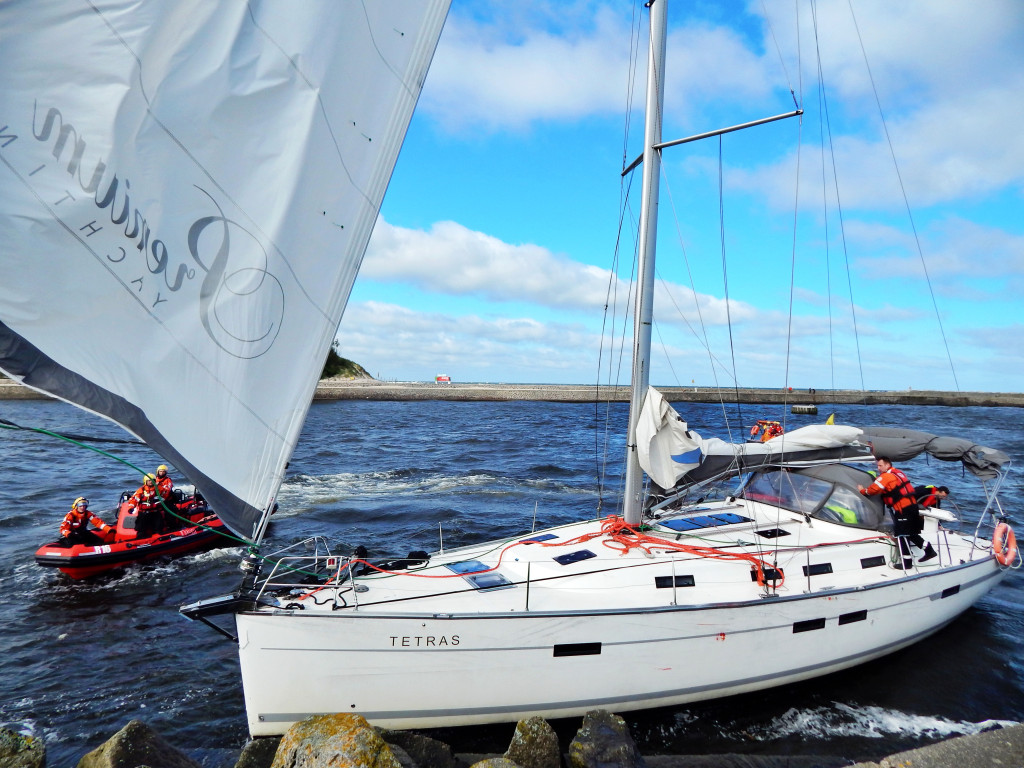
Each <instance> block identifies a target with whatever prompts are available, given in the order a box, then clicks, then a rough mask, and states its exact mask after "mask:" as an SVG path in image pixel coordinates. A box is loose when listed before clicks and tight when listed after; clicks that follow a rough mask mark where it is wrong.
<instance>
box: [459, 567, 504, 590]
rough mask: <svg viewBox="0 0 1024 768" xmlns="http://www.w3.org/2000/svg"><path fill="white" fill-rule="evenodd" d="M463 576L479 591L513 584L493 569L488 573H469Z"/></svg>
mask: <svg viewBox="0 0 1024 768" xmlns="http://www.w3.org/2000/svg"><path fill="white" fill-rule="evenodd" d="M464 578H465V579H466V581H468V582H469V583H470V584H472V585H473V586H474V587H476V588H477V589H479V590H480V591H481V592H485V591H487V590H490V589H502V588H504V587H512V586H515V585H514V584H513V583H512V582H511V581H509V580H508V579H506V578H505V577H504V576H502V575H501V574H500V573H496V572H494V571H492V572H490V573H471V574H468V575H467V576H465V577H464Z"/></svg>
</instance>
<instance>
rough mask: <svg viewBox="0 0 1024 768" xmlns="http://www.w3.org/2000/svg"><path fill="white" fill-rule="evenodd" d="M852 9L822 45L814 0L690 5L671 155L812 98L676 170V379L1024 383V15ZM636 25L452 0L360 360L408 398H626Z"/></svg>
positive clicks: (598, 9)
mask: <svg viewBox="0 0 1024 768" xmlns="http://www.w3.org/2000/svg"><path fill="white" fill-rule="evenodd" d="M797 6H798V7H799V13H800V19H799V25H798V24H797V20H796V14H797ZM852 6H853V12H854V14H855V16H856V27H855V26H854V23H853V20H852V16H851V12H850V4H848V3H847V2H845V0H823V1H821V2H819V3H818V4H817V6H816V16H817V33H815V29H814V26H815V25H814V24H813V23H812V22H813V20H812V14H811V10H812V6H811V5H810V4H809V3H806V2H803V0H801V1H800V2H798V3H794V2H791V1H790V0H786V1H785V2H781V1H778V0H765V1H764V2H763V3H762V2H760V1H758V2H751V3H742V2H711V1H710V0H703V1H700V0H698V1H696V2H680V3H677V4H676V6H674V7H673V9H672V12H671V13H670V31H669V42H668V64H667V68H668V75H667V81H666V101H667V104H666V122H665V129H664V138H665V139H672V138H678V137H682V136H687V135H691V134H693V133H698V132H703V131H707V130H712V129H716V128H721V127H725V126H728V125H733V124H736V123H740V122H745V121H748V120H755V119H759V118H762V117H766V116H769V115H774V114H778V113H781V112H786V111H789V110H791V109H792V108H793V97H792V96H791V95H790V93H789V91H790V89H792V90H793V91H795V92H796V93H797V98H798V99H799V100H800V102H801V104H802V106H803V107H804V109H805V112H806V114H805V115H804V118H803V121H802V123H801V122H800V121H798V120H795V119H791V120H787V121H782V122H779V123H774V124H772V125H770V126H762V127H758V128H754V129H750V130H748V131H744V132H742V133H734V134H730V135H728V136H726V137H725V138H724V139H723V140H722V142H721V163H720V161H719V141H718V139H710V140H706V141H703V142H700V143H694V144H688V145H684V146H682V147H677V148H674V149H670V150H666V152H665V154H664V171H663V175H662V190H661V219H660V225H659V251H658V276H659V285H658V288H657V298H656V301H657V303H656V308H655V331H654V345H655V349H654V352H653V355H652V374H651V381H652V383H654V384H656V385H663V386H674V385H688V384H690V383H696V384H698V385H709V386H710V385H716V384H717V385H722V386H731V385H732V384H733V382H734V381H738V382H739V384H740V385H741V386H770V387H775V386H786V385H788V386H792V387H794V388H801V389H806V388H807V387H815V388H819V389H825V388H829V387H839V388H853V389H859V388H861V387H862V386H863V387H864V388H866V389H906V388H908V387H911V388H913V389H940V390H955V389H960V390H961V391H973V390H980V391H1014V392H1019V391H1022V389H1024V344H1022V343H1021V337H1022V335H1024V321H1022V320H1021V318H1020V314H1019V313H1020V310H1021V308H1022V306H1024V301H1022V299H1021V296H1022V295H1024V215H1022V206H1021V195H1022V182H1024V130H1022V128H1021V126H1022V125H1024V98H1022V97H1021V94H1024V4H1021V3H1019V2H1016V0H982V1H981V2H979V3H963V2H959V3H952V2H945V1H943V0H928V1H927V2H917V1H914V2H900V3H892V2H889V1H884V2H863V0H853V2H852ZM635 13H640V11H639V10H637V9H635V8H634V7H633V6H631V5H630V4H628V3H625V2H620V3H615V4H611V3H600V2H564V3H563V2H559V3H530V2H515V3H512V2H463V1H462V0H453V4H452V10H451V13H450V15H449V17H448V22H447V24H446V27H445V30H444V32H443V34H442V37H441V41H440V44H439V46H438V50H437V53H436V55H435V57H434V63H433V65H432V67H431V70H430V73H429V75H428V78H427V82H426V85H425V88H424V91H423V95H422V97H421V99H420V104H419V107H418V109H417V112H416V114H415V116H414V117H413V122H412V125H411V127H410V131H409V134H408V137H407V139H406V142H405V145H404V147H403V149H402V153H401V155H400V156H399V160H398V166H397V168H396V171H395V174H394V176H393V178H392V182H391V185H390V187H389V189H388V193H387V196H386V197H385V201H384V206H383V209H382V213H381V219H380V220H379V221H378V224H377V227H376V229H375V231H374V235H373V238H372V240H371V243H370V247H369V249H368V252H367V257H366V260H365V261H364V264H363V268H362V271H361V272H360V276H359V278H358V280H357V282H356V287H355V289H354V290H353V293H352V297H351V299H350V302H349V306H348V309H347V310H346V313H345V318H344V319H343V321H342V324H341V327H340V329H339V339H340V352H341V354H343V355H344V356H346V357H349V358H351V359H353V360H355V361H357V362H359V363H361V364H362V365H363V366H365V367H366V368H367V370H368V371H369V372H370V373H371V374H373V375H374V376H378V377H380V378H384V379H389V380H400V381H424V380H431V379H432V378H433V377H434V376H435V375H436V374H439V373H446V374H449V375H451V376H452V378H453V379H454V380H455V381H486V382H531V383H541V382H547V383H582V384H592V383H595V382H596V381H598V380H600V381H602V382H603V383H607V382H609V381H613V382H614V381H618V382H625V381H626V380H627V378H628V372H629V366H628V363H622V364H621V365H619V364H618V360H619V349H620V348H621V347H622V344H623V334H622V325H623V314H622V313H623V311H624V310H623V307H622V306H621V305H622V301H621V298H622V297H623V296H624V295H625V293H626V291H627V290H628V288H627V287H626V285H627V282H628V280H629V277H630V274H631V269H632V261H633V239H632V238H633V237H635V235H634V234H632V231H633V226H632V222H633V221H635V219H636V217H637V215H638V208H637V206H638V202H637V201H638V199H639V196H638V194H636V192H638V190H639V184H640V180H639V177H637V178H636V179H635V182H634V183H635V186H636V192H634V194H633V196H632V198H631V206H630V207H629V208H628V209H627V212H626V220H627V222H628V223H627V225H625V226H624V228H623V233H622V237H621V242H620V247H619V253H618V258H617V261H616V240H617V237H618V236H619V228H618V221H619V217H620V206H621V199H622V195H623V191H624V187H623V185H622V180H621V179H620V170H621V168H622V166H623V158H624V157H625V158H626V159H627V162H628V161H631V160H632V159H633V158H634V157H636V155H637V154H639V152H640V151H641V145H640V137H641V132H642V124H643V120H642V115H641V114H640V109H641V107H642V103H643V91H644V74H643V72H644V69H645V60H646V59H645V56H646V53H645V50H646V18H644V19H643V23H642V24H641V42H640V45H641V48H642V50H641V52H640V56H639V64H638V65H637V67H636V69H637V71H638V74H637V75H636V76H635V80H634V81H632V84H633V86H634V89H633V90H634V93H633V97H632V107H633V109H632V111H631V112H630V113H629V117H630V121H629V124H628V129H629V134H628V138H627V133H626V130H627V119H626V118H627V107H628V106H629V101H628V99H629V91H630V85H631V76H630V72H631V63H630V62H631V59H630V40H631V29H635V26H636V22H635V20H634V14H635ZM858 29H859V33H860V39H861V40H862V41H863V46H864V50H865V51H866V56H867V62H868V65H869V66H870V70H868V69H867V68H866V67H865V62H864V58H865V57H864V54H863V53H862V51H861V44H860V42H859V41H858V34H857V30H858ZM798 40H799V47H800V48H801V49H802V51H801V55H800V57H799V59H798V56H797V49H798V45H797V41H798ZM816 51H817V53H816ZM819 56H820V62H821V65H820V66H821V71H822V73H823V80H824V90H822V89H821V88H820V87H819V80H818V76H817V70H818V61H819ZM869 72H870V74H869ZM872 80H873V81H874V88H873V87H872ZM876 91H877V102H876V95H875V94H876ZM823 100H824V102H825V103H826V104H827V109H828V125H827V128H824V129H823V127H822V125H823V124H822V120H821V114H822V110H821V108H820V105H821V104H822V102H823ZM879 103H880V105H881V114H882V115H883V116H884V120H885V122H884V128H883V122H882V120H881V118H880V116H879ZM886 129H887V131H886ZM890 144H891V150H890ZM829 145H830V146H831V149H829ZM823 146H824V147H825V151H823ZM893 154H895V156H896V163H895V164H894V163H893V159H892V155H893ZM798 164H799V172H798V171H797V168H798ZM720 168H721V177H722V180H723V181H722V192H721V195H720V193H719V170H720ZM833 169H834V173H833ZM837 189H838V193H837V192H836V190H837ZM840 207H841V209H842V217H841V219H840V216H839V215H838V212H837V211H838V209H839V208H840ZM908 208H909V213H908ZM723 218H724V227H723V226H722V220H723ZM723 229H724V232H725V244H724V249H723V245H722V241H721V232H722V231H723ZM915 232H916V235H915ZM723 250H724V259H723ZM613 268H614V269H615V270H616V276H617V277H616V280H615V281H612V280H610V275H611V272H610V270H612V269H613ZM925 269H926V270H927V277H926V275H925ZM929 284H930V289H929ZM609 285H614V287H615V290H616V293H617V295H618V296H619V301H618V304H619V305H620V306H618V307H617V308H616V309H615V312H614V314H608V315H605V312H604V306H605V303H606V299H607V298H608V291H609ZM726 286H727V288H728V294H726ZM726 296H728V301H726ZM695 299H696V300H695ZM791 306H792V317H791V313H790V307H791ZM790 318H791V319H790ZM730 319H731V330H730V326H729V325H728V321H729V320H730ZM629 327H631V326H629ZM854 328H855V329H856V333H854ZM609 329H611V331H609ZM627 331H628V328H627ZM602 340H603V341H602ZM628 343H629V342H628V338H627V339H626V341H625V344H626V348H627V349H628ZM947 347H948V355H947ZM709 348H710V352H709ZM950 358H952V366H951V364H950ZM599 366H600V369H599ZM954 372H955V373H954Z"/></svg>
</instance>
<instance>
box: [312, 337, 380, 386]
mask: <svg viewBox="0 0 1024 768" xmlns="http://www.w3.org/2000/svg"><path fill="white" fill-rule="evenodd" d="M320 378H321V379H372V378H373V376H371V375H370V374H368V373H367V372H366V369H365V368H363V366H361V365H360V364H359V363H353V362H352V361H351V360H346V359H345V358H344V357H342V356H341V355H339V354H338V342H334V345H333V346H332V347H331V349H330V351H329V352H328V353H327V361H326V362H325V363H324V370H323V372H322V373H321V374H320Z"/></svg>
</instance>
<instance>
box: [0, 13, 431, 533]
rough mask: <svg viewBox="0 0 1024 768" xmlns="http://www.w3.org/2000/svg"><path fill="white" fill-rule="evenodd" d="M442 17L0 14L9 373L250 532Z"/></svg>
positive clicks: (0, 242) (268, 500)
mask: <svg viewBox="0 0 1024 768" xmlns="http://www.w3.org/2000/svg"><path fill="white" fill-rule="evenodd" d="M447 5H448V3H447V0H431V1H430V2H427V1H426V0H404V1H399V0H389V2H388V3H373V4H365V3H340V2H328V1H327V0H324V1H323V2H311V1H309V0H306V1H304V2H302V3H285V2H280V3H247V2H241V1H238V2H217V3H211V2H207V1H206V0H189V1H188V2H174V3H166V2H161V1H160V0H144V1H143V2H139V0H131V1H130V2H128V1H127V0H124V1H121V0H116V1H114V2H102V3H89V2H84V1H80V0H61V1H59V2H58V1H52V2H45V3H2V4H0V28H2V29H3V31H4V66H3V67H2V68H0V249H2V250H0V264H2V274H3V280H2V281H0V369H2V370H3V371H5V372H6V373H8V374H9V375H11V376H13V377H14V378H16V379H20V380H21V381H23V382H24V383H25V384H27V385H29V386H31V387H34V388H36V389H39V390H41V391H44V392H48V393H51V394H53V395H56V396H57V397H59V398H62V399H64V400H67V401H68V402H71V403H73V404H75V405H78V406H81V407H83V408H86V409H88V410H90V411H93V412H95V413H98V414H100V415H102V416H105V417H108V418H110V419H113V420H114V421H117V422H119V423H120V424H122V425H124V426H125V427H126V428H127V429H128V430H129V431H131V432H132V433H134V434H135V435H137V436H138V437H140V438H141V439H142V440H144V441H146V443H148V444H149V445H150V446H151V447H152V448H153V449H154V450H155V451H157V452H158V453H159V454H160V455H161V456H164V457H165V458H166V459H168V460H169V461H170V462H172V463H173V464H174V465H175V467H176V468H177V469H178V470H179V471H180V472H182V473H184V474H185V475H186V476H187V477H188V479H189V480H191V481H192V482H194V483H195V484H196V485H197V486H198V487H199V488H200V489H201V490H202V491H203V492H204V493H205V494H206V496H207V498H208V499H209V500H210V502H211V503H212V505H213V506H214V508H215V509H216V510H217V512H218V513H219V514H220V515H221V517H222V518H223V519H224V520H225V522H226V523H227V524H228V525H229V526H230V527H231V528H232V529H233V530H234V531H235V532H236V533H238V534H241V535H244V536H246V537H249V538H251V537H253V536H254V535H255V533H256V531H257V529H258V524H259V519H260V515H261V514H262V512H263V511H264V510H266V509H268V508H269V507H270V505H271V504H272V501H273V498H274V496H275V494H276V492H277V489H278V487H279V485H280V482H281V480H282V478H283V473H284V468H285V465H286V463H287V461H288V459H289V457H290V455H291V452H292V449H293V447H294V445H295V442H296V440H297V438H298V434H299V431H300V429H301V427H302V423H303V421H304V419H305V415H306V412H307V410H308V408H309V403H310V401H311V398H312V394H313V390H314V388H315V386H316V381H317V378H318V374H319V372H320V370H321V367H322V365H323V361H324V358H325V355H326V352H327V349H328V347H329V345H330V343H331V341H332V339H333V337H334V334H335V332H336V330H337V326H338V322H339V320H340V318H341V314H342V311H343V309H344V306H345V303H346V301H347V299H348V295H349V291H350V289H351V286H352V282H353V280H354V278H355V275H356V271H357V269H358V267H359V263H360V261H361V259H362V257H363V253H364V251H365V248H366V244H367V241H368V240H369V237H370V233H371V231H372V228H373V225H374V222H375V220H376V218H377V215H378V211H379V207H380V203H381V199H382V197H383V195H384V190H385V188H386V186H387V183H388V180H389V179H390V176H391V172H392V169H393V167H394V163H395V160H396V157H397V154H398V151H399V148H400V145H401V143H402V140H403V138H404V136H405V131H406V128H407V126H408V122H409V119H410V117H411V114H412V110H413V107H414V105H415V102H416V99H417V97H418V95H419V92H420V87H421V84H422V82H423V78H424V76H425V73H426V69H427V67H428V65H429V62H430V59H431V56H432V55H433V51H434V48H435V46H436V43H437V39H438V36H439V35H440V30H441V26H442V24H443V21H444V17H445V15H446V12H447Z"/></svg>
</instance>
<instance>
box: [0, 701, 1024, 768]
mask: <svg viewBox="0 0 1024 768" xmlns="http://www.w3.org/2000/svg"><path fill="white" fill-rule="evenodd" d="M981 765H992V766H1006V767H1007V768H1013V767H1015V766H1016V767H1019V766H1022V765H1024V724H1020V725H1015V726H1012V727H1010V728H1001V729H997V730H991V731H984V732H982V733H977V734H973V735H969V736H958V737H956V738H950V739H947V740H945V741H940V742H938V743H935V744H931V745H929V746H923V748H920V749H916V750H911V751H908V752H901V753H897V754H895V755H890V756H889V757H886V758H884V759H882V760H881V761H879V762H878V763H854V762H853V761H851V760H848V759H845V758H838V757H819V756H793V755H785V756H777V757H773V756H752V755H689V756H667V755H659V756H649V757H644V756H641V755H640V753H639V751H638V750H637V746H636V743H635V742H634V741H633V737H632V736H631V734H630V732H629V728H628V727H627V725H626V721H625V720H623V718H621V717H620V716H617V715H614V714H611V713H609V712H606V711H604V710H594V711H592V712H589V713H587V715H586V716H584V718H583V723H582V725H581V727H580V730H579V731H578V732H577V735H575V737H574V738H573V739H572V741H571V742H570V743H569V744H568V746H567V749H563V748H562V746H561V745H560V744H559V741H558V737H557V735H556V733H555V731H554V730H553V729H552V727H551V726H550V725H549V724H548V723H547V721H545V720H544V719H543V718H539V717H535V718H529V719H527V720H521V721H519V723H518V724H517V725H516V728H515V732H514V733H513V736H512V739H511V742H510V743H509V748H508V750H506V751H505V753H504V754H503V755H468V754H456V753H454V752H453V751H452V748H451V746H449V745H447V744H445V743H443V742H441V741H438V740H436V739H432V738H429V737H427V736H424V735H421V734H419V733H416V732H415V731H391V730H385V729H382V728H375V727H373V726H371V725H370V724H369V723H367V721H366V720H365V719H364V718H362V717H361V716H359V715H354V714H342V715H319V716H314V717H310V718H307V719H306V720H303V721H302V722H300V723H296V724H295V725H294V726H292V727H291V728H290V729H289V731H288V732H287V733H286V734H285V735H284V736H282V737H280V738H278V737H269V738H256V739H251V740H250V741H248V742H247V743H246V744H245V746H243V748H242V751H241V753H240V755H239V758H238V761H237V762H236V763H234V768H341V767H343V766H352V768H356V767H358V766H368V767H372V768H834V767H836V768H838V767H839V766H853V767H854V768H908V767H910V766H912V767H913V768H947V767H948V766H981ZM0 768H46V748H45V744H44V743H43V742H42V741H41V740H40V739H38V738H35V737H33V736H30V735H25V734H20V733H16V732H14V731H10V730H7V729H4V728H0ZM78 768H202V766H201V765H200V764H199V763H197V762H196V761H195V760H193V759H191V758H189V757H188V756H187V755H185V754H184V753H182V752H180V751H179V750H177V749H176V748H174V746H173V745H171V744H170V743H168V742H167V741H166V740H165V739H164V738H163V737H162V736H161V735H160V734H159V733H157V732H156V731H155V730H153V729H152V728H150V727H148V726H147V725H145V724H144V723H142V722H140V721H138V720H132V721H131V722H129V723H128V724H127V725H126V726H125V727H124V728H122V729H121V730H120V731H118V732H117V733H116V734H114V735H113V736H111V738H109V739H108V740H106V741H105V742H103V743H102V744H100V745H99V746H97V748H96V749H94V750H92V751H91V752H89V753H87V754H86V755H85V756H83V757H82V759H81V760H80V761H79V762H78ZM224 768H226V766H225V767H224Z"/></svg>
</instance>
